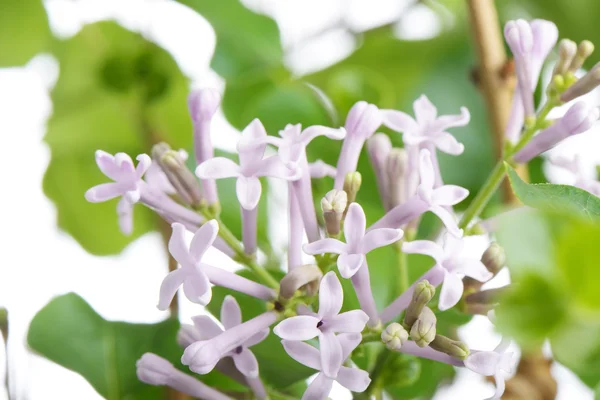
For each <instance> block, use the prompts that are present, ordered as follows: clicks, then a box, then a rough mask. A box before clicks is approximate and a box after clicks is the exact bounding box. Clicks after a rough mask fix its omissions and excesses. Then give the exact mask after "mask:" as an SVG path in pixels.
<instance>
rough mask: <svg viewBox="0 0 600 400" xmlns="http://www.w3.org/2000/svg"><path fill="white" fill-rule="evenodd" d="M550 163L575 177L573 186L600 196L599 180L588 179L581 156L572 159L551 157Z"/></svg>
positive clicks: (557, 156)
mask: <svg viewBox="0 0 600 400" xmlns="http://www.w3.org/2000/svg"><path fill="white" fill-rule="evenodd" d="M550 163H551V164H552V165H555V166H557V167H560V168H563V169H566V170H567V171H569V172H570V173H571V174H572V175H573V186H576V187H578V188H580V189H583V190H586V191H588V192H590V193H592V194H593V195H595V196H600V182H598V180H597V179H594V178H589V177H587V176H586V175H585V174H584V173H583V171H584V168H583V165H582V163H581V157H580V156H579V155H575V156H573V157H572V158H567V157H565V156H561V155H556V156H551V157H550Z"/></svg>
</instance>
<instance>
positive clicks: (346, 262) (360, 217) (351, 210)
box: [304, 203, 403, 278]
mask: <svg viewBox="0 0 600 400" xmlns="http://www.w3.org/2000/svg"><path fill="white" fill-rule="evenodd" d="M366 224H367V221H366V218H365V212H364V211H363V209H362V207H361V206H360V204H358V203H352V204H350V206H349V207H348V214H347V215H346V219H345V221H344V236H345V238H346V243H344V242H342V241H340V240H337V239H333V238H327V239H321V240H318V241H316V242H313V243H309V244H306V245H304V252H305V253H306V254H311V255H314V254H323V253H334V254H339V255H340V256H339V257H338V260H337V265H338V269H339V271H340V274H341V275H342V277H343V278H351V277H352V276H354V274H356V272H357V271H358V270H359V268H360V267H361V266H362V265H363V264H365V261H366V254H367V253H368V252H370V251H371V250H374V249H376V248H378V247H382V246H387V245H388V244H392V243H394V242H397V241H398V240H400V238H402V235H403V232H402V230H401V229H390V228H380V229H372V230H370V231H369V232H365V231H366Z"/></svg>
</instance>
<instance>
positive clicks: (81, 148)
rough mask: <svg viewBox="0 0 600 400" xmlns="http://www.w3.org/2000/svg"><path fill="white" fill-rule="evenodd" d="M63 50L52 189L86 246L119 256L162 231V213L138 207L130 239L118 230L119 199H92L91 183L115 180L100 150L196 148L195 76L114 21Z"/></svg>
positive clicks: (52, 127)
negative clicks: (98, 159)
mask: <svg viewBox="0 0 600 400" xmlns="http://www.w3.org/2000/svg"><path fill="white" fill-rule="evenodd" d="M55 50H56V52H55V55H56V57H57V58H58V61H59V62H60V76H59V79H58V82H57V84H56V86H55V88H54V89H53V91H52V94H51V95H52V101H53V106H54V113H53V115H52V116H51V118H50V120H49V121H48V131H47V134H46V136H45V138H44V141H45V142H46V143H47V144H48V146H49V147H50V150H51V160H50V164H49V165H48V170H47V171H46V174H45V176H44V182H43V185H44V192H45V193H46V195H47V196H48V197H49V198H50V200H52V201H53V202H54V204H55V205H56V207H57V211H58V224H59V226H60V227H61V228H62V229H64V230H65V231H67V232H68V233H69V234H71V235H72V236H73V237H74V238H75V239H76V240H77V241H78V242H79V243H80V244H81V245H82V247H83V248H84V249H86V250H87V251H89V252H90V253H93V254H100V255H106V254H116V253H119V252H120V251H121V250H122V249H123V248H124V247H125V246H126V245H127V244H129V243H130V242H131V241H132V240H134V239H136V238H137V237H139V236H141V235H142V234H144V233H146V232H148V231H151V230H154V229H156V219H155V218H156V217H155V216H153V214H152V213H151V212H150V211H149V210H147V209H145V208H144V207H142V206H136V207H135V211H134V215H135V219H134V232H133V234H132V235H131V236H130V237H126V236H124V235H123V234H122V233H121V232H120V231H119V229H118V223H117V215H116V204H117V200H113V201H109V202H105V203H101V204H90V203H88V202H87V201H86V200H85V199H84V197H83V195H84V193H85V191H86V190H87V189H89V188H90V187H92V186H94V185H97V184H100V183H104V182H107V181H108V178H106V177H105V176H104V175H102V173H101V172H100V171H99V170H98V168H97V166H96V165H95V162H94V152H95V151H96V150H97V149H102V150H104V151H107V152H109V153H116V152H125V153H128V154H129V155H131V156H132V157H135V156H136V155H137V154H141V153H149V151H150V149H151V146H152V144H153V143H156V142H159V141H166V142H168V143H169V144H170V145H171V146H172V147H173V148H189V147H191V140H192V127H191V122H190V119H189V116H188V115H187V106H186V97H187V93H188V81H187V79H186V78H185V77H184V76H183V75H182V73H181V72H180V71H179V69H178V67H177V65H176V63H175V62H174V60H173V59H172V58H171V56H170V55H169V54H168V53H166V52H165V51H164V50H162V49H161V48H159V47H158V46H156V45H155V44H153V43H150V42H148V41H147V40H145V39H144V38H143V37H141V36H140V35H138V34H136V33H133V32H130V31H127V30H126V29H124V28H121V27H120V26H119V25H117V24H115V23H112V22H100V23H95V24H92V25H88V26H86V27H85V28H84V29H83V30H82V31H81V32H80V33H79V34H77V35H76V36H75V37H73V38H70V39H67V40H65V41H62V42H59V43H57V44H56V46H55Z"/></svg>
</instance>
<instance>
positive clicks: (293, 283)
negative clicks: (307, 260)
mask: <svg viewBox="0 0 600 400" xmlns="http://www.w3.org/2000/svg"><path fill="white" fill-rule="evenodd" d="M322 276H323V273H322V272H321V270H320V269H319V267H317V266H316V265H312V264H307V265H301V266H297V267H295V268H294V269H292V270H290V272H288V273H287V274H286V275H285V276H284V277H283V278H282V279H281V283H280V286H279V296H280V297H282V298H283V299H291V298H292V297H293V296H294V294H295V293H296V291H297V290H298V289H300V288H302V287H305V286H307V285H313V286H316V285H318V284H319V280H320V279H321V277H322Z"/></svg>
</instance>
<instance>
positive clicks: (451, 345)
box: [429, 335, 470, 360]
mask: <svg viewBox="0 0 600 400" xmlns="http://www.w3.org/2000/svg"><path fill="white" fill-rule="evenodd" d="M429 347H431V348H432V349H434V350H437V351H440V352H442V353H446V354H448V355H449V356H451V357H454V358H458V359H459V360H464V359H465V358H467V357H468V356H469V353H470V350H469V347H468V346H467V345H466V344H464V343H463V342H460V341H458V340H452V339H450V338H447V337H446V336H442V335H436V337H435V339H434V340H433V341H432V342H431V343H430V344H429Z"/></svg>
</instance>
